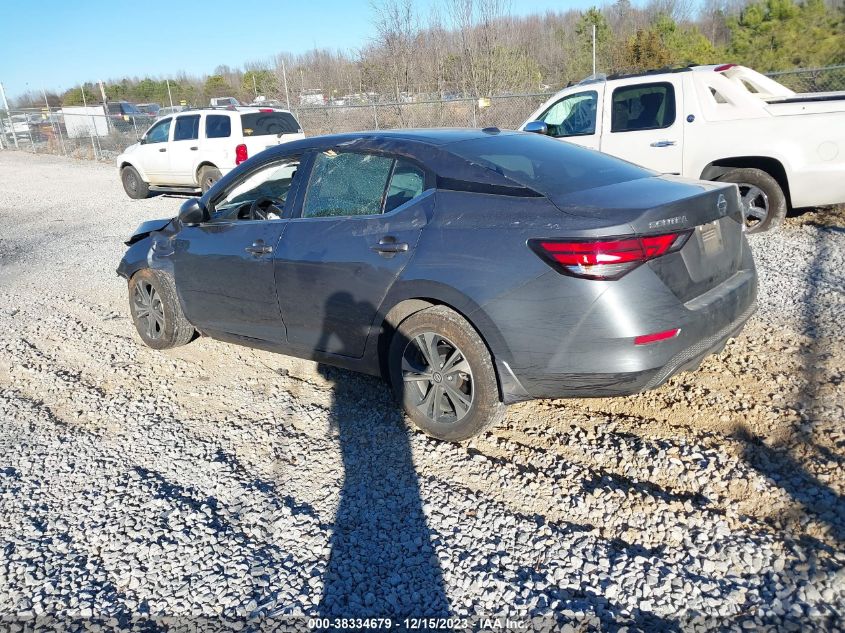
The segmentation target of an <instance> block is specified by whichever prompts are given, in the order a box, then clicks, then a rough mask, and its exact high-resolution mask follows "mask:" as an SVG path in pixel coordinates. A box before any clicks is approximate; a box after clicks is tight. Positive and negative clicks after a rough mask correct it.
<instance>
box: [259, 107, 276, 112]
mask: <svg viewBox="0 0 845 633" xmlns="http://www.w3.org/2000/svg"><path fill="white" fill-rule="evenodd" d="M258 111H259V112H275V110H273V108H258Z"/></svg>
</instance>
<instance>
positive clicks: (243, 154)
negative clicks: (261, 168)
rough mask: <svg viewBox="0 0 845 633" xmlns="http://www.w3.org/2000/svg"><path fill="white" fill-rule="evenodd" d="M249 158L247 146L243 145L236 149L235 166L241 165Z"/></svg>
mask: <svg viewBox="0 0 845 633" xmlns="http://www.w3.org/2000/svg"><path fill="white" fill-rule="evenodd" d="M247 158H249V154H248V153H247V151H246V145H244V144H243V143H241V144H240V145H238V146H237V147H236V148H235V165H240V164H241V163H242V162H244V161H245V160H246V159H247Z"/></svg>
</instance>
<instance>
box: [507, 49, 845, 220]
mask: <svg viewBox="0 0 845 633" xmlns="http://www.w3.org/2000/svg"><path fill="white" fill-rule="evenodd" d="M521 129H523V130H531V131H536V132H542V133H544V134H548V135H550V136H553V137H555V138H559V139H562V140H567V141H570V142H572V143H577V144H578V145H583V146H585V147H590V148H592V149H598V150H601V151H602V152H605V153H608V154H612V155H614V156H619V157H620V158H624V159H627V160H630V161H632V162H634V163H637V164H640V165H643V166H645V167H648V168H651V169H654V170H656V171H658V172H661V173H666V174H680V175H683V176H688V177H691V178H702V179H704V180H720V181H723V182H732V183H736V184H737V185H739V189H740V193H741V195H742V200H743V206H744V208H745V218H746V226H747V228H748V230H749V232H752V233H753V232H760V231H766V230H768V229H772V228H775V227H777V226H778V225H779V224H780V223H781V222H782V221H783V218H784V216H785V215H786V210H787V207H794V208H800V207H817V206H825V205H832V204H838V203H842V202H845V135H843V130H845V92H839V93H819V94H795V93H794V92H792V91H791V90H789V89H788V88H786V87H784V86H782V85H780V84H779V83H777V82H775V81H773V80H772V79H769V78H768V77H766V76H764V75H761V74H760V73H757V72H755V71H753V70H751V69H749V68H746V67H744V66H736V65H733V64H722V65H719V66H695V67H689V68H681V69H676V70H673V71H668V72H650V73H642V74H638V75H620V76H611V77H607V78H606V79H593V80H590V81H585V82H582V83H581V84H578V85H576V86H571V87H569V88H566V89H564V90H561V91H560V92H558V93H557V94H556V95H554V96H553V97H552V98H551V99H549V100H548V101H546V102H545V103H544V104H543V105H541V106H540V107H539V108H537V110H536V111H535V112H533V113H532V114H531V116H529V117H528V119H527V120H526V121H525V123H523V125H522V126H521Z"/></svg>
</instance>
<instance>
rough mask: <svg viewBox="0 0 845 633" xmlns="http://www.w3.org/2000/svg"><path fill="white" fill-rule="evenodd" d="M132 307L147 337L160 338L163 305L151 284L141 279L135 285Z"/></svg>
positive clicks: (162, 326) (162, 327) (162, 331)
mask: <svg viewBox="0 0 845 633" xmlns="http://www.w3.org/2000/svg"><path fill="white" fill-rule="evenodd" d="M132 307H133V311H134V312H135V318H136V319H137V321H138V324H139V326H140V329H142V330H143V331H144V332H145V333H146V335H147V338H150V339H157V338H161V335H162V334H163V333H164V305H163V304H162V302H161V297H159V294H158V292H157V291H156V289H155V288H154V287H153V285H152V284H150V283H147V282H146V281H141V282H139V283H137V284H136V285H135V292H134V301H133V306H132Z"/></svg>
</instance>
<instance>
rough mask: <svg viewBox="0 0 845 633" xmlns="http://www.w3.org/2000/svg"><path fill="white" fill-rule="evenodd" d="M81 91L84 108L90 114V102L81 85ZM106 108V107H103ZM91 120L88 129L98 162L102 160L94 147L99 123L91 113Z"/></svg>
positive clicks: (98, 134)
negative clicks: (95, 133)
mask: <svg viewBox="0 0 845 633" xmlns="http://www.w3.org/2000/svg"><path fill="white" fill-rule="evenodd" d="M79 89H80V90H81V91H82V107H83V108H85V111H86V112H88V101H87V100H86V99H85V86H84V85H80V86H79ZM103 107H104V108H105V107H106V106H103ZM88 114H89V116H90V118H91V127H89V128H88V134H90V135H91V149H93V150H94V158H95V159H96V160H99V159H100V154H99V152H97V146H96V145H94V132H97V121H96V120H94V115H93V114H91V113H90V112H89V113H88ZM97 136H100V133H99V132H97ZM97 143H98V144H99V139H97Z"/></svg>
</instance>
